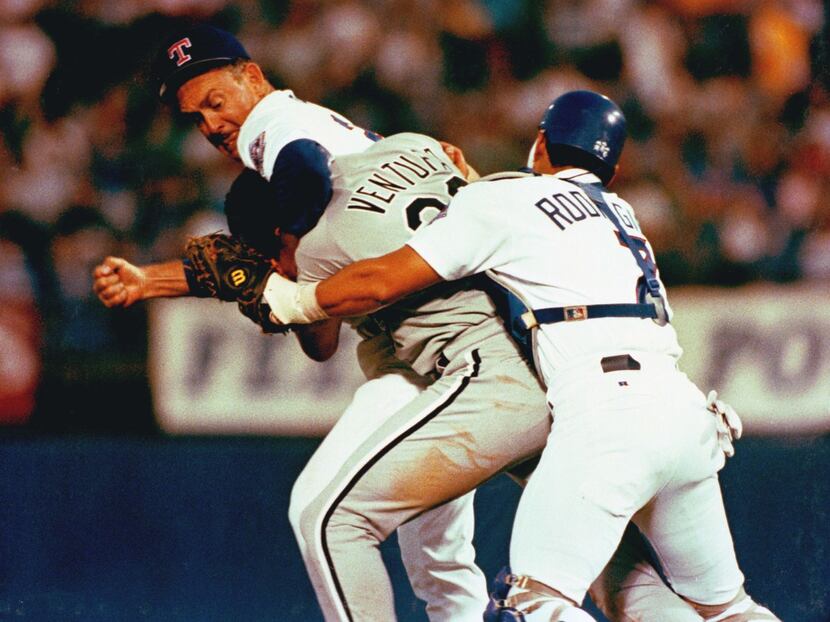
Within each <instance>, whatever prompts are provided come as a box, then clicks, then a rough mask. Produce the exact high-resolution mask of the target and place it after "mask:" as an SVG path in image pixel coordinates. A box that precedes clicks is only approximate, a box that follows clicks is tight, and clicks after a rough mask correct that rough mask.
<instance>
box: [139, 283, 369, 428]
mask: <svg viewBox="0 0 830 622" xmlns="http://www.w3.org/2000/svg"><path fill="white" fill-rule="evenodd" d="M356 342H357V339H356V337H355V336H354V335H353V331H351V329H349V328H344V329H343V333H342V336H341V342H340V347H339V349H338V352H337V353H336V354H335V355H334V356H333V357H332V358H331V359H329V360H328V361H326V362H325V363H318V362H315V361H312V360H310V359H309V358H307V357H306V356H305V355H304V354H303V352H302V350H300V347H299V345H298V344H297V339H296V338H295V337H294V335H291V334H287V335H264V334H263V333H262V332H260V330H259V328H258V327H257V326H256V325H255V324H253V322H251V321H250V320H248V319H247V318H245V317H243V316H242V315H241V314H240V313H239V311H238V310H237V308H236V305H234V304H229V303H221V302H218V301H213V300H199V299H188V298H180V299H171V300H157V301H154V302H153V303H152V305H151V308H150V344H149V362H148V367H149V369H150V382H151V386H152V390H153V402H154V406H155V411H156V416H157V417H158V419H159V424H160V426H161V427H162V429H164V430H165V431H167V432H171V433H183V434H184V433H186V434H212V433H217V434H280V435H292V436H322V435H324V434H325V433H326V432H327V431H328V430H329V428H331V426H332V425H333V424H334V422H335V421H336V420H337V417H338V416H339V415H340V413H341V412H342V411H343V409H344V408H345V407H346V406H347V405H348V404H349V401H350V399H351V395H352V393H353V392H354V390H355V389H356V388H357V387H358V386H359V385H360V384H361V383H362V382H363V374H362V373H361V371H360V369H359V367H358V366H357V362H356V359H355V355H354V350H355V344H356Z"/></svg>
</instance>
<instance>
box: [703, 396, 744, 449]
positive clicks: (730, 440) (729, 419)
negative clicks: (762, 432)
mask: <svg viewBox="0 0 830 622" xmlns="http://www.w3.org/2000/svg"><path fill="white" fill-rule="evenodd" d="M706 408H708V409H709V411H710V412H712V413H713V414H714V415H715V418H716V420H715V421H716V423H715V425H716V426H717V430H718V443H719V444H720V448H721V449H722V450H723V453H724V454H725V455H726V457H727V458H731V457H732V456H734V455H735V446H734V442H735V441H737V440H738V439H739V438H741V435H742V434H743V432H744V426H743V423H741V418H740V417H738V413H736V412H735V409H734V408H732V407H731V406H730V405H729V404H727V403H726V402H724V401H723V400H719V399H718V392H717V391H714V390H712V391H709V395H707V396H706Z"/></svg>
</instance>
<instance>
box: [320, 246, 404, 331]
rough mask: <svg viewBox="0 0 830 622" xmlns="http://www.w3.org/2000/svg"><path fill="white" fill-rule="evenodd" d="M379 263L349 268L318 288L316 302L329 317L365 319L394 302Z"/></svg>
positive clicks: (373, 262)
mask: <svg viewBox="0 0 830 622" xmlns="http://www.w3.org/2000/svg"><path fill="white" fill-rule="evenodd" d="M383 276H384V268H383V265H382V264H381V263H380V262H378V261H377V260H373V261H367V262H358V263H355V264H351V265H350V266H346V267H345V268H343V269H342V270H341V271H340V272H338V273H337V274H335V275H334V276H332V277H330V278H328V279H326V280H325V281H322V282H321V283H320V284H319V285H318V286H317V292H316V294H317V302H318V303H319V305H320V306H321V307H322V308H323V310H324V311H325V312H326V314H327V315H329V316H330V317H349V316H356V315H365V314H366V313H371V312H372V311H376V310H377V309H380V308H381V307H383V306H385V305H387V304H389V303H391V302H394V298H393V295H394V294H393V292H392V290H391V289H390V288H388V287H386V286H385V282H384V278H383Z"/></svg>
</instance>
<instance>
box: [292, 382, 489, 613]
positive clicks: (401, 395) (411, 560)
mask: <svg viewBox="0 0 830 622" xmlns="http://www.w3.org/2000/svg"><path fill="white" fill-rule="evenodd" d="M423 387H424V384H423V379H421V378H419V377H417V376H416V375H415V374H414V373H413V372H411V370H409V372H407V371H406V370H405V369H404V368H401V369H398V370H395V373H387V374H385V375H383V376H380V377H379V378H376V379H374V380H370V381H368V382H366V383H365V384H363V385H362V386H361V387H360V388H359V389H358V390H357V391H356V392H355V395H354V398H353V400H352V403H351V404H350V405H349V407H348V408H347V409H346V411H345V412H344V413H343V415H342V416H341V418H340V419H339V420H338V422H337V424H336V425H335V427H334V428H332V430H331V431H330V432H329V434H328V435H327V436H326V438H325V439H324V440H323V442H322V443H321V445H320V447H318V449H317V451H316V452H315V453H314V455H313V456H312V458H311V459H310V460H309V462H308V464H307V465H306V467H305V468H304V469H303V471H302V473H301V474H300V476H299V477H298V478H297V481H296V482H295V484H294V487H293V489H292V491H291V503H290V505H289V509H288V517H289V520H290V522H291V526H292V528H293V529H294V534H295V536H296V537H297V542H298V545H299V547H300V551H301V553H302V555H303V558H304V559H306V558H307V553H306V550H307V546H306V543H305V540H304V538H303V536H302V533H301V531H300V528H299V525H300V515H301V514H302V512H303V510H304V509H305V508H306V507H307V506H308V504H309V503H310V501H311V500H312V499H314V498H315V497H316V496H317V495H318V494H320V492H321V491H322V490H323V489H324V488H325V487H326V486H327V485H328V484H329V483H330V481H331V477H332V475H333V473H334V472H336V469H337V466H338V465H340V464H342V463H343V462H344V461H345V460H346V458H347V457H348V456H349V455H350V454H351V453H352V452H353V451H354V450H355V449H356V448H357V447H358V446H359V445H360V444H361V443H362V442H363V441H364V440H365V439H366V437H368V436H369V434H370V433H371V432H372V431H373V430H374V429H375V428H377V427H378V426H379V425H380V424H381V423H382V421H383V420H384V419H386V418H387V417H388V416H390V415H391V414H392V413H394V412H396V411H397V410H398V409H399V408H401V407H402V406H404V405H405V404H407V403H408V402H410V401H411V400H413V399H414V398H416V397H417V396H418V395H419V394H420V393H421V391H422V389H423ZM473 521H474V517H473V495H472V493H470V494H469V495H465V496H464V497H461V498H459V499H456V500H455V501H453V502H452V503H449V504H446V505H444V506H441V507H439V508H436V509H434V510H432V511H430V512H426V513H424V514H422V515H421V516H419V517H418V518H416V519H414V520H412V521H410V522H409V523H407V524H406V525H403V526H401V528H400V530H399V533H398V538H399V545H400V549H401V558H402V560H403V562H404V567H405V568H406V571H407V575H408V576H409V580H410V582H411V584H412V588H413V591H414V592H415V595H416V596H418V598H420V599H421V600H423V601H425V602H426V603H427V614H428V616H429V619H430V621H431V622H443V621H447V622H449V621H450V620H453V621H454V620H459V621H467V620H470V621H473V620H475V621H476V622H477V621H478V620H480V619H481V612H482V610H483V609H484V607H485V605H486V604H487V590H486V582H485V579H484V575H483V573H482V572H481V570H480V569H479V568H478V566H476V565H475V550H474V549H473V541H472V540H473Z"/></svg>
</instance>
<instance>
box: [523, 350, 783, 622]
mask: <svg viewBox="0 0 830 622" xmlns="http://www.w3.org/2000/svg"><path fill="white" fill-rule="evenodd" d="M652 363H653V364H650V363H643V370H644V373H642V374H637V375H632V376H630V377H626V378H622V379H624V380H625V383H620V382H618V380H620V379H621V378H613V379H608V381H606V382H603V381H602V378H601V377H600V378H597V377H594V378H590V377H586V375H585V374H584V373H577V374H576V375H575V377H572V378H566V377H564V374H560V376H559V377H558V378H557V379H556V380H555V382H561V383H563V384H561V385H560V386H559V389H560V393H559V394H558V395H559V397H560V398H561V399H559V400H558V401H557V406H556V410H555V413H554V420H555V423H554V426H553V430H552V432H551V435H550V438H549V440H548V444H547V446H546V448H545V451H544V452H543V454H542V458H541V460H540V463H539V466H538V467H537V470H536V472H535V473H534V475H533V477H532V478H531V480H530V482H529V484H528V486H527V488H526V490H525V493H524V494H523V496H522V499H521V501H520V503H519V508H518V511H517V515H516V521H515V523H514V530H513V538H512V542H511V564H512V567H513V571H514V573H516V575H517V576H518V577H517V578H516V579H515V580H514V581H512V587H511V589H510V592H509V594H508V599H507V600H508V602H507V604H508V605H510V606H513V607H514V608H516V609H517V610H518V611H520V612H522V613H523V614H524V618H525V620H526V622H537V621H539V622H540V621H543V620H544V621H545V622H548V620H549V619H550V616H551V615H552V612H553V611H559V610H560V609H561V608H563V607H564V608H565V609H563V611H568V612H569V613H568V615H574V616H576V615H578V614H576V613H573V614H571V613H570V612H571V610H572V609H575V608H576V607H577V606H578V605H579V604H581V603H582V600H583V598H584V595H585V591H586V589H587V587H588V584H589V582H590V581H591V580H593V578H594V577H596V576H597V575H598V573H599V571H600V570H601V569H602V567H603V566H604V565H605V563H606V561H607V560H608V558H609V557H610V556H611V553H612V552H613V551H614V549H615V547H616V546H617V543H618V541H619V539H620V537H621V536H622V533H623V531H624V528H625V524H626V523H627V522H628V520H629V518H632V517H633V519H634V521H635V523H636V524H637V526H638V527H640V529H641V531H642V532H643V533H644V534H645V535H646V536H647V537H648V538H649V540H650V542H651V543H652V545H653V547H654V549H655V552H656V554H657V556H658V558H659V561H660V562H661V565H662V566H663V568H664V570H665V572H666V576H667V577H668V579H669V581H670V583H671V584H672V586H673V587H674V589H675V590H676V591H677V592H678V593H679V594H681V595H682V596H683V597H684V598H686V599H687V600H688V601H691V602H693V603H694V604H695V605H696V608H698V610H699V611H700V612H701V613H702V614H705V616H706V617H705V619H707V620H713V621H714V620H724V621H725V620H727V619H729V618H728V616H729V615H731V614H730V613H727V612H728V611H735V612H741V615H743V612H742V611H741V608H745V609H746V610H748V611H749V610H752V608H753V607H756V606H755V604H754V603H753V602H752V601H751V600H746V599H743V598H740V594H741V589H742V583H743V575H742V574H741V572H740V570H739V569H738V566H737V562H736V560H735V554H734V550H733V547H732V540H731V536H730V534H729V529H728V526H727V524H726V517H725V514H724V512H723V505H722V501H721V497H720V491H719V488H718V484H717V475H716V474H717V471H718V469H720V468H721V467H722V466H723V462H724V457H723V454H722V452H721V450H720V447H719V444H718V439H717V429H716V426H715V420H714V418H713V417H712V415H711V413H710V412H709V411H707V409H706V405H705V403H706V400H705V398H704V396H703V395H702V394H701V393H700V391H699V390H697V388H696V387H694V385H692V384H691V383H689V382H688V380H687V379H685V376H682V375H680V374H676V373H675V372H674V371H673V370H672V369H671V365H669V364H668V363H666V364H663V362H659V361H653V362H652ZM596 373H599V372H596ZM580 381H581V382H580ZM585 386H591V387H592V390H591V391H590V392H586V391H584V387H585ZM570 387H572V388H573V389H572V390H569V388H570ZM617 387H622V388H617ZM690 439H691V440H690ZM552 525H555V528H554V529H551V526H552ZM736 595H738V596H737V597H736ZM736 598H737V600H736ZM569 604H570V605H569ZM700 605H707V606H709V607H712V608H711V609H708V610H706V611H704V610H703V609H702V608H700ZM568 606H570V607H571V609H568ZM755 611H757V613H755V614H753V615H758V616H761V615H763V616H766V615H771V614H769V612H768V611H767V610H764V609H756V610H755ZM722 616H726V617H722ZM563 619H564V618H563ZM575 619H580V618H578V617H577V618H575ZM741 619H756V618H741ZM757 619H758V620H762V619H764V618H763V617H758V618H757ZM772 619H775V618H774V617H773V618H772Z"/></svg>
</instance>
